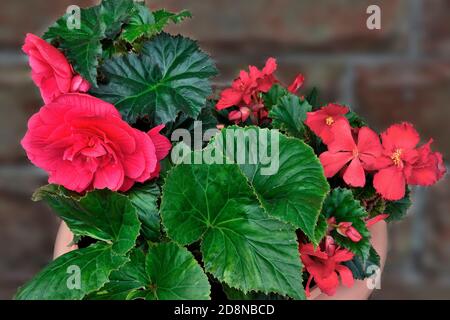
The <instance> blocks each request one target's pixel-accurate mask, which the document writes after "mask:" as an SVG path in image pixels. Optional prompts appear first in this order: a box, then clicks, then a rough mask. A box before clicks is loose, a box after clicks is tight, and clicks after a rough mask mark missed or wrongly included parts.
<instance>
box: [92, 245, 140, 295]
mask: <svg viewBox="0 0 450 320" xmlns="http://www.w3.org/2000/svg"><path fill="white" fill-rule="evenodd" d="M148 280H149V279H148V276H147V272H146V271H145V254H144V252H143V251H142V250H140V249H137V248H135V249H133V250H132V251H131V253H130V261H128V262H127V263H126V264H125V265H123V266H122V267H121V268H120V269H119V270H116V271H113V272H112V273H111V275H110V277H109V282H108V283H106V284H105V286H104V287H102V288H101V289H100V290H98V291H96V292H94V293H92V294H91V295H89V296H88V297H87V299H89V300H131V299H132V297H133V295H135V294H138V293H139V292H141V290H145V288H146V286H147V285H148V283H149V281H148Z"/></svg>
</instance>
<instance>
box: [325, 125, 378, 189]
mask: <svg viewBox="0 0 450 320" xmlns="http://www.w3.org/2000/svg"><path fill="white" fill-rule="evenodd" d="M331 134H332V135H334V136H335V137H336V138H335V139H334V140H333V142H331V143H330V144H328V151H326V152H324V153H322V154H321V155H320V157H319V158H320V162H321V163H322V166H323V168H324V171H325V176H326V177H327V178H330V177H333V176H334V175H335V174H336V173H338V172H339V171H340V170H341V169H342V168H344V167H345V171H344V176H343V178H344V181H345V183H347V184H348V185H350V186H353V187H363V186H364V185H365V184H366V176H365V172H364V170H373V169H374V168H375V162H376V160H377V158H378V157H379V156H380V155H381V151H382V148H381V144H380V139H379V138H378V135H377V134H376V133H375V132H374V131H372V130H371V129H369V128H368V127H363V128H361V129H359V131H358V134H357V136H358V138H357V142H356V143H355V141H354V139H353V136H352V129H351V127H350V125H349V123H348V122H346V121H340V122H339V123H337V124H336V125H335V126H333V128H332V129H331ZM347 164H349V165H348V166H347Z"/></svg>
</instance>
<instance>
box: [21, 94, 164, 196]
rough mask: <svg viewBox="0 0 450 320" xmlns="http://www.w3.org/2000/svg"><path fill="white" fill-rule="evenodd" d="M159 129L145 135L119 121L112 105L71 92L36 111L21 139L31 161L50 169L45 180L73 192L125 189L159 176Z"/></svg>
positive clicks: (119, 116) (162, 148)
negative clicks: (47, 178)
mask: <svg viewBox="0 0 450 320" xmlns="http://www.w3.org/2000/svg"><path fill="white" fill-rule="evenodd" d="M160 129H161V127H157V129H156V131H153V132H152V131H150V133H149V134H146V133H145V132H142V131H139V130H137V129H134V128H132V127H131V126H130V125H128V124H127V123H126V122H125V121H123V120H122V117H121V115H120V113H119V112H118V111H117V109H116V108H115V107H114V106H113V105H111V104H109V103H107V102H104V101H102V100H100V99H97V98H94V97H92V96H89V95H86V94H79V93H71V94H65V95H62V96H60V97H58V98H56V99H55V100H54V101H53V102H51V103H49V104H47V105H45V106H43V107H42V108H41V109H40V110H39V112H38V113H36V114H34V115H33V116H32V117H31V118H30V120H29V122H28V131H27V133H26V134H25V137H24V138H23V139H22V142H21V143H22V146H23V148H24V149H25V151H26V153H27V156H28V158H29V159H30V161H31V162H32V163H33V164H34V165H36V166H37V167H39V168H41V169H43V170H45V171H47V172H48V174H49V183H55V184H58V185H62V186H64V187H65V188H67V189H69V190H73V191H76V192H84V191H87V190H91V189H110V190H112V191H118V190H120V191H127V190H128V189H130V188H131V187H132V186H133V184H134V183H135V182H145V181H147V180H149V179H150V178H152V177H154V176H157V174H158V172H159V171H158V170H159V169H158V168H159V167H158V160H160V159H162V157H164V156H166V155H167V152H168V149H169V146H168V144H169V143H168V142H167V141H165V140H164V139H165V138H164V139H163V138H161V137H160V136H159V130H160ZM156 171H158V172H156Z"/></svg>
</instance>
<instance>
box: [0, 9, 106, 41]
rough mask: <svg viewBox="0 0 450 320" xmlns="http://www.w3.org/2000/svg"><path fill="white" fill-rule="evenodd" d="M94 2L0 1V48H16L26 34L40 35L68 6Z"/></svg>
mask: <svg viewBox="0 0 450 320" xmlns="http://www.w3.org/2000/svg"><path fill="white" fill-rule="evenodd" d="M97 2H98V1H94V0H45V1H36V0H2V1H0V21H1V24H2V27H1V28H0V46H2V47H5V46H14V47H17V46H19V45H21V44H22V41H23V39H24V37H25V34H26V33H28V32H31V33H35V34H37V35H41V34H42V33H43V32H44V31H45V30H46V29H47V28H48V27H49V26H50V25H51V24H52V23H53V22H54V21H56V19H58V18H59V17H61V16H62V15H64V14H65V12H66V9H67V7H68V6H70V5H73V4H76V5H79V6H80V7H85V6H90V5H92V4H96V3H97Z"/></svg>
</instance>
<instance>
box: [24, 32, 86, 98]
mask: <svg viewBox="0 0 450 320" xmlns="http://www.w3.org/2000/svg"><path fill="white" fill-rule="evenodd" d="M22 50H23V51H24V52H25V53H26V54H27V55H28V56H29V64H30V67H31V78H32V79H33V81H34V83H35V84H36V85H37V86H38V87H39V90H40V91H41V96H42V99H43V100H44V102H45V103H46V104H47V103H50V102H52V101H53V100H54V99H56V98H57V97H59V96H60V95H62V94H65V93H70V92H87V91H88V90H89V89H90V84H89V82H87V81H86V80H84V79H83V78H82V77H81V76H79V75H77V74H75V73H74V71H73V69H72V66H71V65H70V64H69V62H68V61H67V59H66V57H65V56H64V55H63V54H62V53H61V52H60V51H59V50H58V49H56V48H55V47H53V46H52V45H51V44H49V43H48V42H46V41H45V40H43V39H41V38H39V37H38V36H35V35H34V34H31V33H28V34H27V36H26V38H25V44H24V45H23V47H22Z"/></svg>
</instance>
